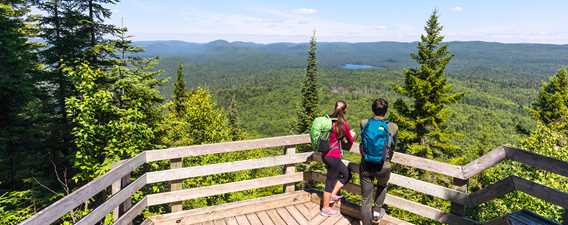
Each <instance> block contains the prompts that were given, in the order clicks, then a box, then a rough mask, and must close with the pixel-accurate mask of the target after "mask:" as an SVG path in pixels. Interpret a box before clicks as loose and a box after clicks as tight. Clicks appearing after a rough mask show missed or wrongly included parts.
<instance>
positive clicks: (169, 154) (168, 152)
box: [146, 134, 310, 162]
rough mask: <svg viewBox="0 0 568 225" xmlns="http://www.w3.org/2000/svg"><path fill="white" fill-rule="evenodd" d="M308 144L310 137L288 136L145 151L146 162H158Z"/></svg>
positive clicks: (305, 135) (302, 135)
mask: <svg viewBox="0 0 568 225" xmlns="http://www.w3.org/2000/svg"><path fill="white" fill-rule="evenodd" d="M308 143H310V137H309V136H308V135H307V134H301V135H290V136H282V137H271V138H262V139H255V140H244V141H233V142H225V143H215V144H204V145H192V146H185V147H176V148H168V149H160V150H151V151H146V153H147V159H148V160H147V162H153V161H158V160H167V159H175V158H184V157H190V156H199V155H208V154H215V153H223V152H236V151H244V150H251V149H259V148H273V147H281V146H292V145H299V144H308Z"/></svg>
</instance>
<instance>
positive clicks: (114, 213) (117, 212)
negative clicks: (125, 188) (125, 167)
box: [111, 179, 122, 221]
mask: <svg viewBox="0 0 568 225" xmlns="http://www.w3.org/2000/svg"><path fill="white" fill-rule="evenodd" d="M121 183H122V179H121V180H117V181H116V182H114V183H112V190H111V191H112V195H114V194H116V193H118V192H119V191H120V188H121V187H122V184H121ZM119 217H120V206H119V207H116V208H115V209H114V210H113V211H112V221H116V220H118V218H119Z"/></svg>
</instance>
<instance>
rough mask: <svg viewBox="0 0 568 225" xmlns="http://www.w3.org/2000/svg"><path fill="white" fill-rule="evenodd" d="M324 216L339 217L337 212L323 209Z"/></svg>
mask: <svg viewBox="0 0 568 225" xmlns="http://www.w3.org/2000/svg"><path fill="white" fill-rule="evenodd" d="M320 214H321V215H322V216H335V215H337V210H335V209H332V208H323V209H322V210H321V212H320Z"/></svg>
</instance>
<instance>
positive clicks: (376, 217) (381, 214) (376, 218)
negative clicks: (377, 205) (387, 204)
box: [372, 208, 387, 223]
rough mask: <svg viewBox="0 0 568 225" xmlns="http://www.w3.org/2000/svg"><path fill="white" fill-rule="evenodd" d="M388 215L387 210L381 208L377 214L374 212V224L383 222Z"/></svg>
mask: <svg viewBox="0 0 568 225" xmlns="http://www.w3.org/2000/svg"><path fill="white" fill-rule="evenodd" d="M386 214H387V212H386V211H385V209H383V208H381V209H379V212H375V211H373V221H372V222H373V223H379V222H380V221H381V219H382V218H383V217H384V216H385V215H386Z"/></svg>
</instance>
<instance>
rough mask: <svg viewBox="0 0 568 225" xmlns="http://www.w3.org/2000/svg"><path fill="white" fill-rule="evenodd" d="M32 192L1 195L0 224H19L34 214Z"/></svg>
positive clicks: (14, 192)
mask: <svg viewBox="0 0 568 225" xmlns="http://www.w3.org/2000/svg"><path fill="white" fill-rule="evenodd" d="M34 205H35V204H34V202H33V201H32V195H31V191H30V190H27V191H13V192H6V193H4V194H2V195H0V224H19V223H20V222H22V221H23V220H25V219H27V218H28V217H29V216H30V214H32V213H33V212H34Z"/></svg>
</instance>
